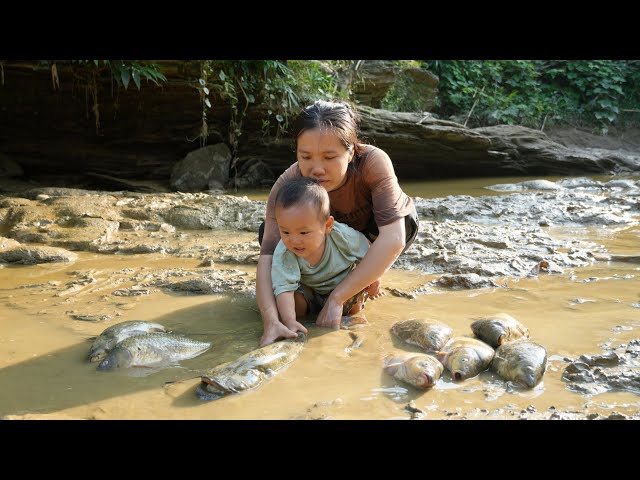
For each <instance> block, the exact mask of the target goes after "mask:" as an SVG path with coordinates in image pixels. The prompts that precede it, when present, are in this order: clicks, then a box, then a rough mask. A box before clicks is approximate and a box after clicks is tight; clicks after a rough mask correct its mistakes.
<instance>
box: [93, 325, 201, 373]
mask: <svg viewBox="0 0 640 480" xmlns="http://www.w3.org/2000/svg"><path fill="white" fill-rule="evenodd" d="M210 346H211V344H210V343H208V342H201V341H198V340H192V339H190V338H187V337H183V336H182V335H172V334H170V333H145V334H143V335H137V336H135V337H129V338H126V339H124V340H123V341H121V342H120V343H118V344H117V345H116V346H115V348H114V349H113V350H111V352H110V353H109V354H108V355H107V356H106V358H105V359H104V360H102V362H100V364H99V365H98V370H111V369H114V368H118V367H120V368H126V367H157V366H164V365H171V364H174V363H176V362H179V361H181V360H187V359H189V358H194V357H197V356H198V355H200V354H201V353H203V352H204V351H206V350H207V349H208V348H209V347H210Z"/></svg>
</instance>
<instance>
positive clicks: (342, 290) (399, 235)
mask: <svg viewBox="0 0 640 480" xmlns="http://www.w3.org/2000/svg"><path fill="white" fill-rule="evenodd" d="M379 230H380V234H379V235H378V238H376V240H375V242H373V243H372V244H371V248H369V251H368V252H367V254H366V255H365V256H364V258H363V259H362V260H361V261H360V263H359V264H358V267H357V268H355V269H354V270H353V271H352V272H351V273H349V275H347V276H346V277H345V279H344V280H343V281H342V282H340V284H339V285H338V286H337V287H336V288H335V290H333V292H331V295H329V298H327V301H326V302H325V304H324V307H323V308H322V310H321V311H320V313H319V314H318V319H317V321H316V325H318V326H320V327H331V328H339V327H340V320H341V318H342V305H343V304H344V302H346V301H347V300H348V299H349V298H351V297H352V296H354V295H355V294H356V293H358V292H359V291H361V290H362V289H364V288H366V287H368V286H369V285H371V284H372V283H373V282H375V281H376V280H378V279H379V278H380V277H382V275H383V274H384V273H385V272H386V271H387V270H389V268H391V265H393V263H394V262H395V261H396V259H397V258H398V256H400V253H402V249H403V248H404V243H405V238H406V236H405V220H404V218H399V219H397V220H395V221H393V222H392V223H390V224H389V225H385V226H383V227H379Z"/></svg>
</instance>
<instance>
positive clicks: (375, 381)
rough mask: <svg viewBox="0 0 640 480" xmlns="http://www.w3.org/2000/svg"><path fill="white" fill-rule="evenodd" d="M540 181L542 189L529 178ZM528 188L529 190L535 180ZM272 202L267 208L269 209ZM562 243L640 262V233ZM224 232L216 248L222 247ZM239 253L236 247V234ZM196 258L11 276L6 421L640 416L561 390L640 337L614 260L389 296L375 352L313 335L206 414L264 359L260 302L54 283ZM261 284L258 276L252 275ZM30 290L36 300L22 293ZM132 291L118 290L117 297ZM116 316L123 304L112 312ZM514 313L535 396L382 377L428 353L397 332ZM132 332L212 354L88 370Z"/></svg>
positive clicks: (470, 186) (630, 284) (1, 378)
mask: <svg viewBox="0 0 640 480" xmlns="http://www.w3.org/2000/svg"><path fill="white" fill-rule="evenodd" d="M527 179H531V178H527ZM527 179H524V178H519V179H518V180H517V181H523V180H527ZM509 181H515V180H513V179H512V180H509V179H504V178H502V179H484V180H478V179H475V180H469V181H461V182H423V183H421V184H414V185H411V184H407V185H406V186H405V188H406V189H407V191H408V192H409V193H410V194H412V195H418V196H423V197H428V196H431V197H438V196H446V195H457V194H462V193H464V194H470V195H476V194H478V195H493V194H497V192H491V191H489V190H486V189H483V188H482V187H483V186H486V185H492V184H495V183H508V182H509ZM265 198H266V197H265ZM549 232H550V234H552V235H553V236H555V237H558V238H562V237H563V236H565V237H566V238H572V237H573V238H575V237H576V236H579V237H580V238H583V239H585V240H589V241H593V242H597V243H600V244H602V245H604V246H605V247H606V248H607V249H608V250H609V252H610V253H614V254H639V253H640V252H639V251H638V246H639V245H640V241H639V240H640V227H630V228H622V229H605V228H603V227H598V228H597V229H596V228H593V229H589V228H582V229H575V228H572V229H566V230H562V229H550V230H549ZM215 235H216V234H215V232H214V233H212V236H215ZM227 238H230V239H231V240H230V241H233V237H232V236H227ZM197 263H198V260H196V259H188V258H174V257H170V256H164V255H156V254H147V255H133V256H101V255H98V254H90V253H83V252H80V253H79V260H78V261H77V262H75V263H74V264H73V265H60V264H58V265H38V266H28V267H4V268H0V389H1V390H2V392H3V394H2V395H1V396H0V416H8V418H14V417H13V416H24V418H97V419H290V418H300V419H302V418H307V419H309V418H314V419H315V418H335V419H394V418H398V419H400V418H403V419H408V418H410V417H411V414H410V413H409V412H408V411H407V405H408V404H409V402H412V403H411V405H415V408H416V409H419V410H420V411H421V412H422V415H423V416H422V417H421V418H426V419H437V418H479V419H480V418H492V419H493V418H514V417H513V416H512V414H509V413H507V412H508V411H509V410H514V409H515V410H516V411H520V410H527V409H528V411H537V412H545V411H549V409H551V408H553V409H556V410H566V411H569V410H573V411H581V412H600V413H603V414H605V415H608V414H610V413H611V412H612V411H617V412H621V413H625V414H627V415H629V414H634V413H636V412H637V411H638V409H639V408H640V398H639V397H638V395H637V394H634V393H629V392H607V393H603V394H600V395H597V396H594V397H589V396H586V395H582V394H578V393H574V392H571V391H569V390H568V389H567V388H566V384H565V382H564V381H563V380H562V379H561V376H562V371H563V370H564V368H565V367H566V365H567V362H568V361H570V360H573V359H575V358H576V357H577V356H579V355H581V354H584V353H601V348H602V346H603V345H606V344H610V345H619V344H621V343H625V342H627V341H629V340H630V339H633V338H638V337H640V335H639V334H638V328H640V308H639V307H638V305H640V265H638V264H631V263H622V262H602V263H599V264H595V265H593V266H590V267H587V268H583V269H573V270H570V271H569V270H568V271H565V272H564V273H563V274H561V275H553V276H550V275H547V276H544V275H543V276H539V277H537V278H536V277H534V278H523V279H519V280H518V279H506V280H501V283H504V284H505V285H506V288H489V289H481V290H472V291H460V290H458V291H446V292H444V291H434V294H426V295H420V296H418V297H417V298H416V299H414V300H411V299H407V298H401V297H395V296H393V295H391V294H387V295H386V296H385V297H382V298H380V299H378V300H375V301H370V302H368V303H367V305H366V308H365V314H366V317H367V319H368V321H369V323H368V324H367V325H364V326H360V327H359V328H358V334H359V335H361V336H362V339H363V341H362V345H361V346H360V347H359V348H357V349H353V350H349V349H348V347H349V346H350V345H351V344H352V343H353V339H352V338H351V337H350V336H349V332H348V331H345V330H337V331H333V330H327V329H321V328H318V327H315V326H313V325H312V324H311V323H308V326H309V332H310V333H309V339H308V342H307V344H306V346H305V348H304V350H303V352H302V353H301V354H300V356H299V357H298V358H297V359H296V360H295V361H294V362H293V363H292V364H291V365H290V366H289V367H287V368H286V369H285V370H283V371H282V372H280V373H279V374H278V375H276V376H275V377H274V378H272V379H271V380H270V381H268V382H266V383H264V384H263V385H261V386H260V387H259V388H257V389H254V390H253V391H248V392H244V393H241V394H238V395H232V396H229V397H225V398H222V399H220V400H216V401H212V402H203V401H201V400H199V399H198V398H197V396H196V394H195V389H196V386H197V384H198V382H199V379H198V377H199V375H200V374H201V373H203V372H204V371H206V370H207V369H209V368H212V367H214V366H215V365H218V364H219V363H222V362H226V361H231V360H234V359H236V358H238V357H239V356H241V355H243V354H245V353H247V352H249V351H250V350H252V349H254V348H256V347H257V343H258V340H259V338H260V335H261V333H262V324H261V321H260V316H259V314H258V311H257V307H256V304H255V299H253V298H246V297H241V298H234V297H230V296H224V295H187V294H180V295H178V294H169V293H165V292H163V291H160V290H158V291H153V292H152V293H151V294H150V295H146V296H140V297H135V298H133V297H131V298H122V297H118V298H117V299H116V300H114V298H116V297H113V296H111V295H110V294H109V293H110V292H109V290H108V289H102V290H100V289H96V291H93V292H86V293H84V294H82V295H81V294H70V295H68V296H62V297H60V296H59V297H56V296H55V295H54V294H53V292H52V290H51V289H50V288H49V287H48V286H50V285H64V284H65V283H67V282H68V281H69V280H70V275H69V273H70V272H72V271H77V270H99V271H101V272H115V271H122V270H123V269H124V268H127V267H131V268H139V267H141V266H147V267H149V268H194V267H195V266H196V265H197ZM238 268H240V269H242V270H245V271H247V272H248V273H249V274H250V276H251V277H252V278H254V277H255V267H252V266H240V267H238ZM432 278H433V276H423V275H421V274H419V273H417V272H407V271H400V270H396V269H392V270H391V271H390V272H388V273H387V274H386V276H385V277H384V285H385V286H387V287H394V288H398V289H400V290H409V289H412V288H414V287H416V286H418V285H422V284H424V283H426V282H427V281H429V280H431V279H432ZM25 286H29V288H21V287H25ZM117 288H119V287H114V288H113V289H114V290H115V289H117ZM105 302H112V303H111V304H112V305H114V308H116V309H117V311H118V312H119V313H118V315H117V316H116V317H115V318H113V319H112V320H110V321H107V322H87V321H81V320H74V319H73V318H72V317H71V316H70V314H69V313H68V312H70V311H83V310H84V309H87V308H89V307H91V308H93V309H95V308H96V306H99V305H102V304H104V303H105ZM111 304H110V305H111ZM498 312H506V313H509V314H510V315H512V316H513V317H515V318H517V319H518V320H519V321H521V322H522V323H523V324H525V325H526V326H527V327H528V328H529V330H530V332H531V338H532V340H533V341H535V342H537V343H540V344H542V345H543V346H545V347H546V349H547V352H548V367H547V372H546V374H545V376H544V378H543V382H542V383H540V384H539V385H538V386H537V387H536V388H534V389H533V390H523V389H522V388H520V387H517V386H515V385H513V384H510V383H509V382H505V381H503V380H502V379H500V378H499V377H497V376H496V375H495V374H494V373H492V372H489V371H486V372H482V373H481V374H480V375H478V376H477V377H475V378H471V379H468V380H466V381H464V382H453V381H452V379H451V377H450V376H449V375H448V373H447V372H445V373H444V374H443V376H442V378H441V379H440V380H439V381H438V382H437V384H436V385H435V387H434V388H432V389H431V390H428V391H417V390H415V389H413V388H411V387H408V386H406V385H402V384H400V383H399V382H397V381H396V380H395V379H394V378H393V377H391V376H389V375H387V374H385V373H384V372H383V370H382V358H383V357H384V355H386V354H387V353H390V352H392V351H400V350H406V351H416V352H417V351H419V349H418V348H417V347H413V346H410V345H406V344H402V342H399V341H398V340H397V339H396V338H395V337H392V336H391V334H390V332H389V329H390V327H391V325H392V324H393V323H395V322H396V321H399V320H403V319H407V318H432V319H435V320H439V321H442V322H445V323H447V324H448V325H450V326H451V327H452V328H453V329H454V332H455V333H456V335H471V330H470V328H469V325H470V323H471V322H472V321H473V318H474V317H476V316H481V315H490V314H494V313H498ZM125 320H147V321H153V322H157V323H160V324H162V325H165V326H166V327H167V328H168V329H170V330H173V331H175V332H177V333H180V334H184V335H187V336H189V335H191V336H192V337H193V338H194V339H198V340H205V341H210V342H211V343H212V347H211V348H210V349H209V350H208V351H206V352H205V353H204V354H202V355H201V356H199V357H196V358H193V359H190V360H187V361H184V362H181V363H180V365H179V366H174V367H170V368H166V369H162V370H159V371H154V372H145V374H143V375H138V374H135V373H133V372H130V371H127V370H120V371H118V370H116V371H109V372H99V371H97V370H96V368H95V367H96V365H95V364H90V363H88V361H87V358H86V357H87V353H88V351H89V347H90V345H91V340H90V339H91V337H93V336H96V335H98V334H99V333H100V332H101V331H102V330H104V329H105V328H106V327H108V326H110V325H113V324H114V323H116V322H121V321H125Z"/></svg>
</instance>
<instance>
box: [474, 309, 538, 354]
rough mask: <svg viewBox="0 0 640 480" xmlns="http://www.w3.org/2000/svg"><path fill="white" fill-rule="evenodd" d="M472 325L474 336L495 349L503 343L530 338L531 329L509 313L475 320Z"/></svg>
mask: <svg viewBox="0 0 640 480" xmlns="http://www.w3.org/2000/svg"><path fill="white" fill-rule="evenodd" d="M475 320H476V321H475V322H473V323H472V324H471V330H472V331H473V334H474V335H475V336H476V337H478V338H479V339H480V340H482V341H483V342H485V343H488V344H489V345H491V346H492V347H493V348H496V347H499V346H500V345H502V344H503V343H507V342H513V341H514V340H520V339H522V338H529V329H528V328H527V327H525V326H524V325H522V323H520V322H519V321H518V320H516V319H515V318H513V317H512V316H511V315H509V314H507V313H498V314H496V315H493V316H491V317H482V318H477V319H475Z"/></svg>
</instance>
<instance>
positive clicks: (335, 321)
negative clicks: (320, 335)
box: [316, 295, 342, 329]
mask: <svg viewBox="0 0 640 480" xmlns="http://www.w3.org/2000/svg"><path fill="white" fill-rule="evenodd" d="M341 321H342V303H339V302H337V301H336V300H334V299H333V298H332V297H331V295H329V298H327V301H326V302H325V304H324V306H323V307H322V310H320V313H319V314H318V319H317V320H316V325H317V326H319V327H326V328H336V329H337V328H340V322H341Z"/></svg>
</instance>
